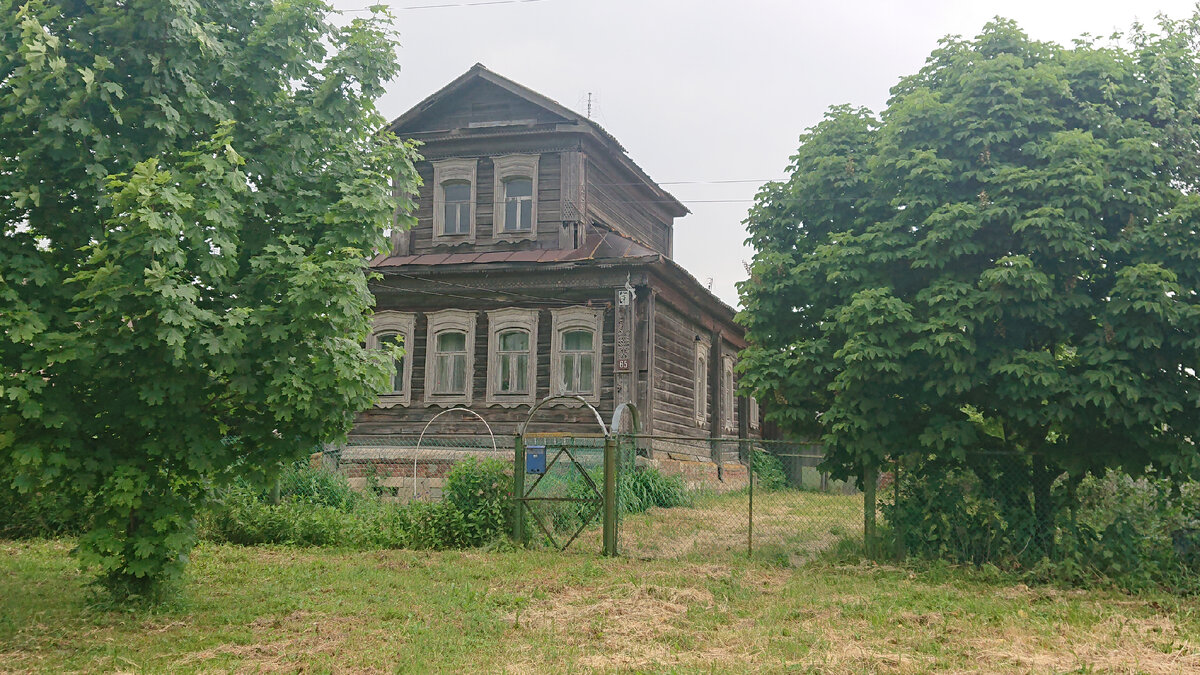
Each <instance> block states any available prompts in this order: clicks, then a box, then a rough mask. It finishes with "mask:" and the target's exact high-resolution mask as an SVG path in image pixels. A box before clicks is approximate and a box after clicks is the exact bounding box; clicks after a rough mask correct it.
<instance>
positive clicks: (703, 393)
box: [692, 336, 712, 429]
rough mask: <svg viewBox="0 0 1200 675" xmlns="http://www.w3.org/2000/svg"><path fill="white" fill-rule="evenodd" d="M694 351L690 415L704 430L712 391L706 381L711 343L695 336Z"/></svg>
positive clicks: (710, 359) (710, 355) (710, 385)
mask: <svg viewBox="0 0 1200 675" xmlns="http://www.w3.org/2000/svg"><path fill="white" fill-rule="evenodd" d="M697 337H698V338H699V339H697V340H696V341H695V342H696V349H695V351H694V353H693V355H692V369H693V371H694V372H693V380H692V390H693V394H692V415H693V417H695V419H696V426H698V427H700V428H701V429H703V428H704V425H705V423H707V422H708V416H709V409H708V394H709V392H710V391H711V390H712V384H711V383H710V382H709V381H708V373H709V371H710V370H711V369H710V368H709V364H710V363H711V362H712V343H711V342H710V341H709V339H708V338H706V337H700V336H697Z"/></svg>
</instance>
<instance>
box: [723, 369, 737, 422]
mask: <svg viewBox="0 0 1200 675" xmlns="http://www.w3.org/2000/svg"><path fill="white" fill-rule="evenodd" d="M733 368H734V358H733V357H732V356H725V357H724V358H722V359H721V408H722V410H721V416H722V417H723V418H724V419H722V420H721V425H722V427H723V428H724V429H725V431H737V428H738V423H737V394H736V392H734V390H733V385H734V379H733Z"/></svg>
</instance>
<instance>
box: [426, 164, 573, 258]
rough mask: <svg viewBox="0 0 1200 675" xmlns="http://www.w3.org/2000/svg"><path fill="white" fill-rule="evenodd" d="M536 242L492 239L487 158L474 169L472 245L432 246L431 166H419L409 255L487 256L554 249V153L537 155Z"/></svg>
mask: <svg viewBox="0 0 1200 675" xmlns="http://www.w3.org/2000/svg"><path fill="white" fill-rule="evenodd" d="M538 157H539V159H538V172H537V173H538V177H537V178H538V194H537V200H538V202H537V220H538V222H537V239H536V241H528V240H520V241H504V240H495V239H493V238H492V235H493V233H494V229H493V224H494V213H493V212H494V211H495V196H496V193H495V185H494V183H495V176H496V174H495V167H494V164H493V162H492V158H491V157H481V158H479V159H478V160H477V164H476V169H475V180H476V186H475V196H476V199H475V241H474V243H471V242H455V243H447V242H435V241H434V237H433V189H434V185H433V164H432V163H430V162H420V163H419V164H418V165H417V172H418V173H419V174H420V175H421V180H422V182H423V183H424V184H423V185H422V186H421V192H420V194H419V195H418V197H417V225H416V227H414V228H413V229H412V231H411V232H410V233H409V235H408V236H409V237H410V242H411V244H410V252H411V253H413V254H418V253H433V252H452V251H453V252H471V251H477V252H487V251H511V250H518V249H529V248H547V249H552V248H558V246H559V230H561V229H562V215H561V209H560V206H559V194H560V192H561V189H562V188H561V185H560V179H559V171H560V168H561V159H560V156H559V153H557V152H546V153H541V154H539V155H538Z"/></svg>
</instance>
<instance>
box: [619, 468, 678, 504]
mask: <svg viewBox="0 0 1200 675" xmlns="http://www.w3.org/2000/svg"><path fill="white" fill-rule="evenodd" d="M622 478H623V480H621V481H620V482H619V483H618V488H619V491H618V495H617V497H618V501H617V503H618V504H619V505H620V509H621V513H641V512H642V511H648V510H649V509H651V508H653V507H656V506H657V507H659V508H664V509H669V508H673V507H676V506H687V505H688V504H690V503H691V499H690V498H689V497H688V493H687V486H685V485H684V483H683V477H682V476H668V475H666V474H664V473H662V472H661V471H659V470H658V469H655V468H653V467H651V468H646V469H642V470H640V471H634V472H633V473H630V474H627V475H625V476H623V477H622Z"/></svg>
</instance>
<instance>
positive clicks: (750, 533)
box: [746, 447, 754, 557]
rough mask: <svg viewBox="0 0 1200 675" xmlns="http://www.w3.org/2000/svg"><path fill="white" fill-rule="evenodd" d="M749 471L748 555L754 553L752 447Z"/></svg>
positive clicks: (751, 449)
mask: <svg viewBox="0 0 1200 675" xmlns="http://www.w3.org/2000/svg"><path fill="white" fill-rule="evenodd" d="M749 457H750V459H749V461H748V465H749V466H748V472H749V474H750V518H749V521H748V522H747V525H748V527H747V528H746V556H747V557H749V556H752V555H754V448H753V447H751V448H750V455H749Z"/></svg>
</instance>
